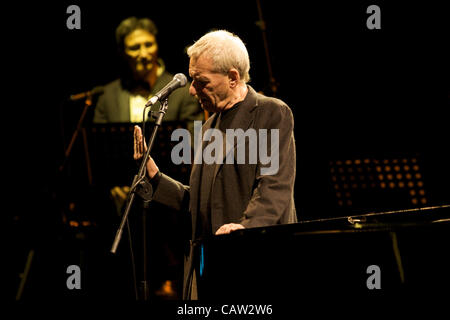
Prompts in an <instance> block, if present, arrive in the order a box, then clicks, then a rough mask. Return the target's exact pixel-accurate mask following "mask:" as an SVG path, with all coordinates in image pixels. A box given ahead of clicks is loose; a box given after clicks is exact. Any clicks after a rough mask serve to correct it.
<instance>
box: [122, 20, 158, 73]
mask: <svg viewBox="0 0 450 320" xmlns="http://www.w3.org/2000/svg"><path fill="white" fill-rule="evenodd" d="M124 45H125V57H126V59H127V61H128V63H129V65H130V68H131V69H132V70H133V72H134V74H135V75H136V76H137V77H138V78H143V77H144V76H145V75H147V74H148V73H149V72H150V71H151V70H152V69H154V68H155V67H156V64H157V60H158V44H157V43H156V38H155V36H154V35H152V34H151V33H149V32H148V31H146V30H141V29H138V30H134V31H133V32H131V33H130V34H129V35H127V36H126V37H125V39H124Z"/></svg>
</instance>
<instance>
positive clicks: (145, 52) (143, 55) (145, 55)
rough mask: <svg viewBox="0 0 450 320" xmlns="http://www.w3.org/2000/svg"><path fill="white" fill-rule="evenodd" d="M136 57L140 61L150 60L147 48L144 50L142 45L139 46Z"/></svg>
mask: <svg viewBox="0 0 450 320" xmlns="http://www.w3.org/2000/svg"><path fill="white" fill-rule="evenodd" d="M138 57H139V58H141V59H143V58H150V52H149V50H148V48H146V47H145V46H144V45H142V46H140V48H139V55H138Z"/></svg>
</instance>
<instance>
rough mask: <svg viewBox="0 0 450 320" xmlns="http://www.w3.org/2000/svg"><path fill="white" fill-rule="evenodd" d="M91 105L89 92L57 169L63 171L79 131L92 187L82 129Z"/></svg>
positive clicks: (90, 182)
mask: <svg viewBox="0 0 450 320" xmlns="http://www.w3.org/2000/svg"><path fill="white" fill-rule="evenodd" d="M91 105H92V94H91V93H90V92H89V93H87V94H86V96H85V101H84V107H83V111H82V113H81V116H80V119H79V120H78V123H77V127H76V129H75V131H74V132H73V134H72V138H71V139H70V143H69V146H68V147H67V149H66V150H65V151H64V160H63V162H62V163H61V165H60V166H59V168H58V170H59V172H60V173H62V172H63V171H64V168H65V166H66V163H67V161H68V160H69V157H70V153H71V152H72V148H73V145H74V143H75V141H76V139H77V137H78V134H79V133H80V131H81V134H82V136H83V146H84V155H85V160H86V171H87V176H88V181H89V185H92V170H91V161H90V157H89V151H88V146H87V136H86V129H85V128H84V127H83V124H84V118H85V117H86V113H87V111H88V109H89V107H90V106H91Z"/></svg>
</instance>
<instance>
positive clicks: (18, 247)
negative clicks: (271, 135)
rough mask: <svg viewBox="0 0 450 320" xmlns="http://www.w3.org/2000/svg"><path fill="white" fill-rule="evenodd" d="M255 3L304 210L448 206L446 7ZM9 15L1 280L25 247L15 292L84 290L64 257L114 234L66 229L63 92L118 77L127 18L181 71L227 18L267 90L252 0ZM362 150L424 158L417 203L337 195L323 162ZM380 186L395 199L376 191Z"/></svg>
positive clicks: (80, 169) (72, 116)
mask: <svg viewBox="0 0 450 320" xmlns="http://www.w3.org/2000/svg"><path fill="white" fill-rule="evenodd" d="M71 4H77V5H78V6H79V7H80V9H81V30H68V29H67V27H66V20H67V18H68V16H69V14H67V13H66V9H67V7H68V6H69V5H71ZM371 4H377V5H379V6H380V8H381V30H368V29H367V27H366V19H367V17H368V16H369V15H368V14H367V13H366V8H367V7H368V6H369V5H371ZM261 6H262V13H263V18H264V21H265V24H266V27H267V39H268V46H269V52H270V60H271V63H272V69H273V75H274V78H275V79H276V82H277V84H278V91H277V92H276V96H277V97H278V98H280V99H282V100H284V101H285V102H286V103H287V104H288V105H289V106H290V107H291V108H292V111H293V113H294V117H295V137H296V142H297V159H298V160H297V179H296V204H297V211H298V216H299V219H301V220H311V219H318V218H324V217H330V216H341V215H349V214H352V213H354V212H357V213H364V212H370V211H384V210H389V209H399V208H412V207H421V206H431V205H441V204H446V203H449V202H450V196H449V195H450V187H449V186H450V183H449V181H450V168H449V163H450V161H449V160H450V158H449V156H448V152H447V149H448V127H449V126H448V116H447V113H446V111H448V107H449V103H448V102H449V101H448V99H449V89H448V88H449V87H448V68H447V61H446V60H448V59H446V60H445V59H444V57H445V58H448V52H447V51H446V49H445V43H446V42H447V41H448V28H447V27H448V25H447V23H446V20H445V19H443V18H442V17H441V15H442V14H443V13H444V10H443V8H441V7H440V6H438V5H435V4H433V5H432V4H429V2H426V1H421V2H417V3H411V2H407V1H402V2H400V3H398V2H397V4H395V5H393V4H392V2H384V1H374V2H373V1H362V2H358V3H356V2H355V3H349V2H347V1H327V2H325V1H314V2H313V1H308V2H299V3H296V2H295V1H264V0H263V1H261ZM4 14H5V15H6V16H8V19H7V24H8V25H7V28H6V29H5V30H8V32H6V33H7V38H6V44H7V45H6V48H5V50H6V51H8V52H10V53H12V60H9V61H11V63H9V65H8V70H9V71H10V72H11V71H12V72H11V73H10V75H8V78H7V80H6V82H7V88H8V90H9V94H8V96H9V97H10V98H11V100H10V101H7V103H6V104H5V107H6V109H7V110H8V111H9V112H7V113H6V118H5V120H4V121H6V122H8V123H13V124H14V125H13V126H12V127H10V126H8V129H7V131H6V132H5V133H4V134H3V136H4V137H6V142H5V143H6V144H5V145H7V146H11V147H12V148H11V149H9V150H11V151H10V152H9V153H8V154H7V155H6V157H7V158H8V159H9V161H11V163H10V162H9V161H7V163H8V167H5V171H6V173H9V174H7V175H9V176H12V179H11V180H10V182H8V186H7V189H8V190H9V191H8V196H7V197H6V198H5V199H6V202H8V203H10V206H9V207H8V208H9V209H8V210H7V211H8V215H7V217H8V223H12V225H13V228H11V230H12V231H13V232H12V234H11V235H10V234H9V233H8V236H9V239H8V240H7V241H8V244H9V245H8V247H9V248H10V249H11V251H12V253H13V258H14V263H13V264H12V267H13V270H11V271H10V273H8V278H9V281H8V285H7V286H6V287H7V288H8V294H9V297H10V298H11V299H14V297H15V295H16V293H17V286H18V283H19V278H18V274H19V273H20V272H22V271H23V268H24V265H25V261H26V257H27V254H28V252H29V250H30V248H33V249H35V250H36V252H37V253H36V257H35V262H34V263H33V267H35V268H37V269H38V270H39V271H35V274H33V277H34V278H33V277H32V278H31V280H30V282H29V283H27V284H26V287H25V289H24V298H26V299H28V300H33V299H36V298H43V297H67V298H69V299H70V298H73V297H76V296H77V295H80V296H83V293H81V294H78V293H75V294H73V293H68V292H67V290H66V289H65V279H66V276H67V275H66V273H65V267H66V266H67V265H69V264H78V263H80V259H81V260H83V259H87V258H86V257H81V258H80V251H83V249H85V248H84V247H83V246H87V247H89V246H91V245H92V243H90V242H89V241H83V240H85V239H92V238H94V239H96V240H95V241H97V240H98V241H100V242H101V243H102V247H104V248H107V247H108V246H109V245H110V243H112V240H113V238H112V237H110V233H105V234H101V236H99V235H98V234H96V235H95V236H91V235H90V234H89V232H94V233H95V232H96V230H95V228H94V231H88V232H87V234H86V233H84V232H78V231H74V228H71V227H70V226H69V225H68V224H67V221H63V219H62V217H61V212H62V211H64V210H65V209H64V208H66V207H67V206H68V204H67V203H65V201H69V202H70V201H72V202H74V203H76V200H74V198H76V197H77V196H78V195H79V193H83V191H81V190H84V191H85V190H86V188H85V187H86V183H87V182H86V179H85V176H84V174H85V173H84V170H85V167H84V162H83V161H84V158H83V153H82V148H81V146H77V147H76V148H75V149H74V154H73V159H72V160H71V161H73V162H71V164H70V165H69V168H70V169H69V171H68V172H66V173H65V174H64V175H63V176H58V175H57V169H58V166H59V165H60V164H61V162H62V160H63V155H64V148H65V147H67V144H68V138H69V137H70V134H71V133H72V132H73V129H74V124H75V123H76V121H77V120H78V118H79V116H80V113H81V110H82V104H74V103H69V102H67V101H66V100H67V98H68V96H69V95H70V94H74V93H78V92H82V91H87V90H90V89H92V88H93V87H95V86H98V85H103V84H106V83H107V82H109V81H112V80H113V79H115V78H116V77H117V75H118V73H117V72H118V70H117V64H118V58H117V55H116V51H115V50H116V48H115V39H114V30H115V27H116V26H117V24H118V23H119V22H120V21H121V20H122V19H124V18H126V17H128V16H130V15H136V16H142V17H143V16H147V17H150V18H151V19H153V20H154V21H155V23H156V25H157V26H158V29H159V38H158V39H159V44H160V56H161V57H162V58H163V59H164V61H165V63H166V66H167V68H168V70H169V71H170V72H172V73H178V72H182V73H184V74H186V75H187V74H188V58H187V55H186V54H185V53H184V49H185V47H186V46H188V45H190V44H192V43H193V41H194V40H196V39H198V38H199V37H200V36H201V35H203V34H204V33H206V32H207V31H209V30H211V29H222V28H223V29H227V30H229V31H232V32H234V33H236V34H238V35H239V36H240V37H241V38H242V39H243V41H244V42H245V43H246V44H247V46H248V50H249V54H250V60H251V69H250V74H251V78H252V80H251V82H250V84H251V85H252V86H253V87H254V88H255V89H256V90H258V91H263V92H265V93H266V94H267V95H273V92H271V90H270V86H269V84H270V81H269V73H268V66H267V62H266V57H265V52H264V43H263V37H262V32H261V29H260V28H259V27H258V25H257V23H256V22H257V21H258V20H259V17H258V10H257V2H256V1H240V2H222V1H218V2H214V1H195V2H187V1H185V2H173V1H167V2H165V3H163V2H162V1H159V2H157V1H115V2H111V1H95V2H94V1H75V2H69V1H60V2H59V3H48V2H36V3H32V4H31V3H27V4H26V5H25V4H23V6H22V5H20V6H17V5H13V6H12V7H11V9H8V10H7V12H5V13H4ZM445 18H446V19H447V20H448V18H447V17H445ZM7 56H8V54H7ZM79 140H80V139H79ZM78 143H79V141H78ZM364 159H369V160H370V161H371V163H373V164H374V165H377V164H378V163H381V164H383V161H387V162H384V165H387V164H392V167H394V163H396V161H402V160H403V159H406V161H408V163H410V165H411V168H412V166H413V165H414V164H415V163H419V164H420V170H417V171H419V173H420V174H421V178H420V179H421V180H422V182H423V188H422V189H423V190H424V192H425V195H426V197H425V199H426V200H422V198H423V197H422V198H418V199H417V200H416V202H412V196H410V195H409V194H408V193H405V194H403V193H402V197H403V198H402V199H396V198H395V197H394V198H392V197H391V198H389V194H388V193H386V192H384V191H383V190H381V189H380V190H381V191H380V190H379V189H376V190H375V189H371V190H372V191H373V196H372V198H371V197H370V195H371V193H370V190H369V191H367V192H366V193H365V194H364V196H363V197H362V199H365V200H367V201H365V202H364V201H362V200H361V201H360V202H357V201H356V200H355V199H356V196H355V195H356V194H357V192H356V191H355V190H353V189H352V190H353V194H352V196H353V198H352V199H353V205H352V202H348V201H347V200H348V199H347V200H344V202H341V203H340V204H339V202H338V201H339V200H340V197H343V196H342V195H341V196H337V195H336V190H337V189H336V188H338V187H335V184H334V183H333V180H332V179H333V175H332V174H331V173H330V172H331V171H330V168H332V167H333V165H335V164H336V167H335V170H338V161H341V162H339V163H344V164H345V161H350V162H348V163H350V164H355V163H360V162H355V161H356V160H360V161H362V162H363V161H364ZM413 159H415V160H413ZM376 161H378V162H376ZM357 169H358V168H357V167H355V170H357ZM374 170H375V169H374ZM382 170H384V169H382ZM346 172H347V171H346ZM6 173H5V174H6ZM11 173H12V175H11ZM341 173H343V172H341ZM131 179H132V177H131V176H130V181H131ZM336 179H338V180H339V179H340V178H339V177H337V178H336ZM418 179H419V178H418ZM68 181H69V182H68ZM61 185H64V187H61ZM67 185H69V187H68V186H67ZM422 189H421V190H422ZM67 191H68V192H70V194H69V195H67V193H66V194H65V192H67ZM416 191H417V192H419V191H420V190H416ZM383 192H384V193H383ZM88 193H89V192H88ZM363 193H364V192H363ZM61 194H62V195H61ZM383 196H387V198H388V199H390V200H389V201H387V200H386V201H385V202H383V201H381V200H380V201H378V202H377V201H374V199H373V198H374V197H380V198H379V199H381V198H382V197H383ZM80 197H87V198H89V195H88V196H86V195H83V196H80ZM349 197H350V196H348V197H347V198H349ZM346 201H347V202H346ZM421 201H422V202H421ZM90 204H92V206H90ZM84 206H86V207H87V209H86V207H84V208H85V211H84V213H82V214H84V218H83V219H84V220H85V221H90V219H92V217H91V216H89V215H90V214H91V212H95V213H96V214H99V212H101V210H103V209H104V208H102V207H94V206H95V201H93V202H89V200H88V201H87V205H86V204H84ZM61 207H63V209H62V208H61ZM81 211H82V210H81ZM80 221H81V220H80ZM8 229H10V228H8ZM85 237H86V238H85ZM99 238H100V239H99ZM122 241H125V238H124V239H123V240H122ZM80 243H81V244H80ZM39 253H42V254H39ZM72 261H73V262H72ZM105 265H106V264H105ZM33 267H32V268H33ZM61 268H63V271H61ZM38 272H41V273H40V274H39V273H38ZM36 273H38V274H36ZM116 276H117V277H118V278H120V277H121V276H122V275H112V277H116ZM36 279H39V280H36ZM94 281H95V280H94ZM33 286H34V287H33ZM88 286H89V285H88ZM105 288H106V287H105ZM105 290H106V289H105ZM95 293H98V296H95V298H101V297H102V295H103V294H105V295H107V294H106V293H105V292H102V290H101V289H99V291H95ZM89 297H90V296H89Z"/></svg>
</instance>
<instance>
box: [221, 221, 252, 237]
mask: <svg viewBox="0 0 450 320" xmlns="http://www.w3.org/2000/svg"><path fill="white" fill-rule="evenodd" d="M239 229H245V227H244V226H243V225H242V224H238V223H228V224H224V225H223V226H221V227H220V228H219V229H218V230H217V231H216V235H219V234H229V233H231V232H232V231H236V230H239Z"/></svg>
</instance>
